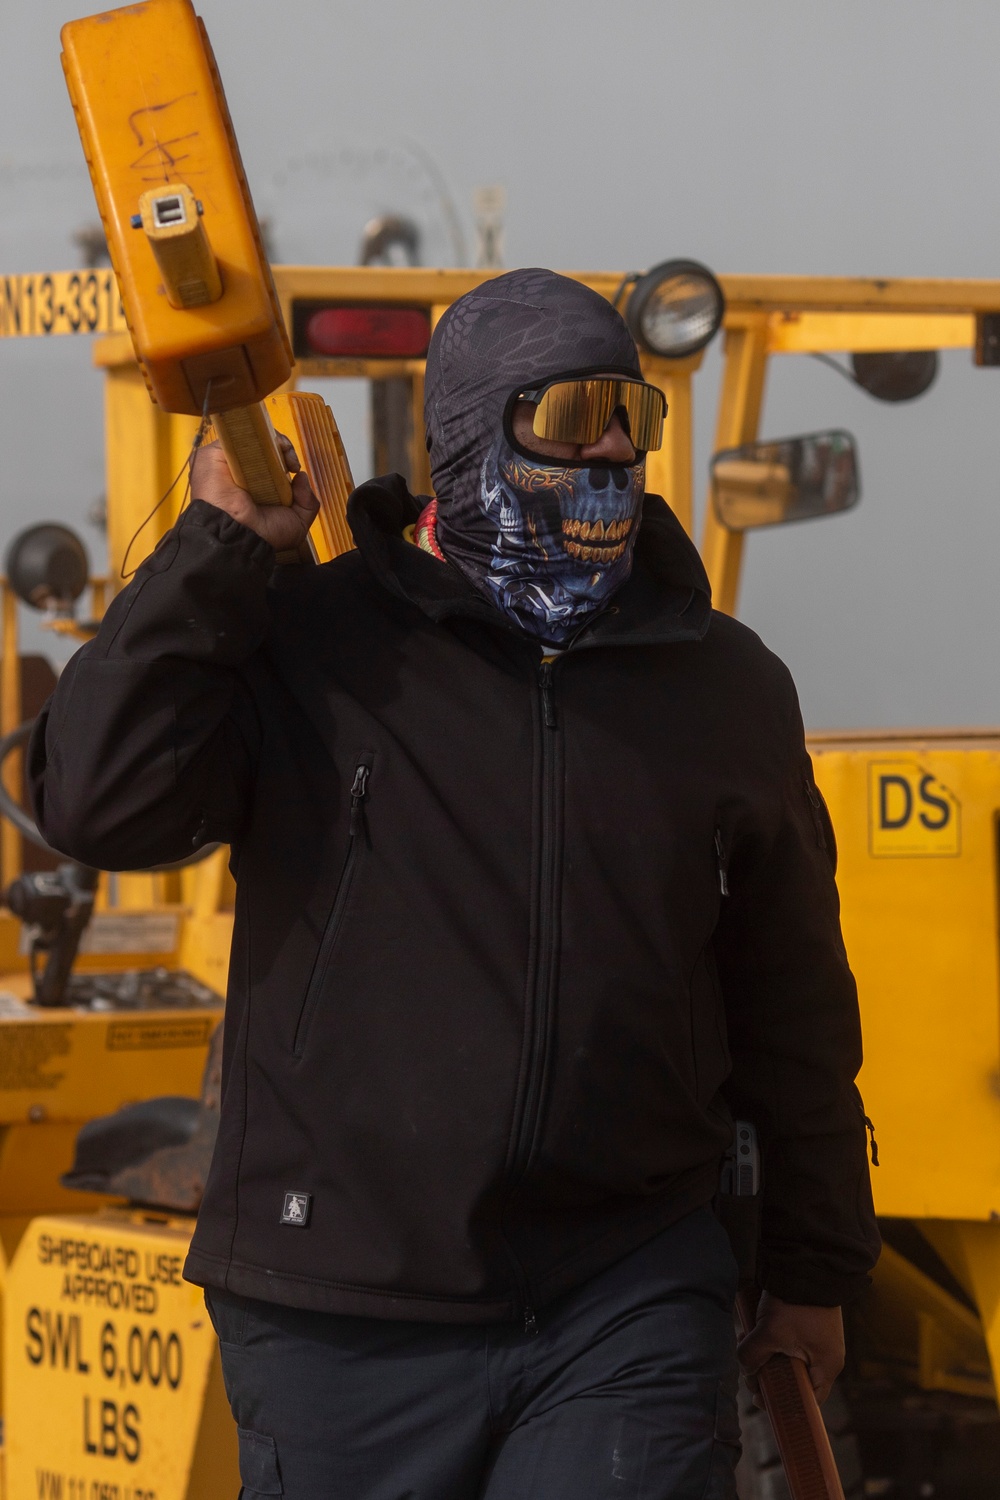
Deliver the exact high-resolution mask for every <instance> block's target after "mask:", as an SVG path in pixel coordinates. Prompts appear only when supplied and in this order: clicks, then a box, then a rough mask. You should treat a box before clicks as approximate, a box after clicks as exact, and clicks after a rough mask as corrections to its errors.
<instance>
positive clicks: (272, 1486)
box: [236, 1427, 285, 1500]
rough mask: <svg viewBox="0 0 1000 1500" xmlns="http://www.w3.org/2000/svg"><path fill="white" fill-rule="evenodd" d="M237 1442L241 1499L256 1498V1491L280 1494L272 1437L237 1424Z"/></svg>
mask: <svg viewBox="0 0 1000 1500" xmlns="http://www.w3.org/2000/svg"><path fill="white" fill-rule="evenodd" d="M236 1432H237V1436H238V1437H239V1443H240V1479H241V1480H242V1481H243V1488H242V1490H241V1491H240V1493H241V1495H242V1496H243V1500H257V1496H258V1495H283V1494H284V1493H285V1490H284V1486H283V1485H282V1483H281V1471H280V1469H279V1468H278V1448H277V1444H276V1443H275V1441H274V1438H273V1437H269V1436H268V1435H267V1433H264V1432H252V1431H251V1430H250V1428H249V1427H237V1429H236Z"/></svg>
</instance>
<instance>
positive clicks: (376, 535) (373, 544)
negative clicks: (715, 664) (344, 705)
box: [347, 474, 712, 651]
mask: <svg viewBox="0 0 1000 1500" xmlns="http://www.w3.org/2000/svg"><path fill="white" fill-rule="evenodd" d="M421 508H422V504H421V502H420V501H418V500H416V499H414V497H413V496H412V495H411V494H410V492H409V490H408V489H407V487H406V484H405V483H404V481H403V479H402V478H401V477H400V475H398V474H389V475H387V476H386V477H385V478H383V479H370V480H369V481H368V482H367V483H366V484H363V485H361V486H360V487H359V488H358V489H356V490H355V491H354V494H353V495H352V496H351V498H350V500H349V501H348V505H347V520H348V524H349V525H350V528H351V531H352V533H353V535H354V540H355V542H356V543H357V547H358V551H359V552H360V553H361V556H362V557H363V558H364V560H365V562H366V563H367V565H368V567H369V569H370V570H371V572H372V574H373V575H374V577H375V579H376V580H377V582H378V583H380V584H381V585H382V587H383V588H385V589H387V590H388V591H389V593H391V594H395V595H396V597H397V598H400V599H405V600H406V601H407V602H408V603H409V604H413V605H415V606H416V607H417V608H418V609H419V610H422V612H423V613H424V614H425V615H427V616H429V618H430V619H432V620H435V621H443V620H446V619H448V618H449V617H454V616H460V617H463V618H465V619H473V620H481V621H482V622H483V623H484V624H486V625H491V626H493V627H494V629H501V630H506V631H509V632H510V633H512V634H515V635H518V636H521V635H522V632H521V631H519V630H517V627H516V626H514V625H509V624H508V623H507V622H506V621H505V620H504V619H503V617H502V616H501V615H500V613H499V611H498V610H496V609H494V607H493V605H492V604H491V603H490V602H489V600H488V599H485V598H483V596H482V595H481V594H479V593H478V592H477V591H476V590H475V589H474V588H473V587H472V585H471V583H469V582H468V580H467V579H466V578H465V577H464V575H463V574H461V573H460V572H459V571H458V569H457V568H453V567H450V566H449V565H448V564H447V563H442V562H439V561H438V559H437V558H436V557H432V556H431V555H430V554H429V553H428V552H424V551H423V550H422V548H420V547H415V546H414V545H413V544H412V543H411V542H408V541H407V540H406V539H405V538H404V536H403V531H404V528H405V527H407V526H412V525H414V523H415V522H416V520H417V518H418V516H419V515H420V511H421ZM711 614H712V593H711V588H710V586H709V582H708V576H707V574H706V573H705V569H704V567H703V566H702V561H701V558H700V557H699V556H698V552H697V549H696V548H695V546H694V544H693V543H692V542H691V540H690V539H689V537H688V536H687V533H686V532H685V531H684V528H683V527H682V526H681V524H680V522H679V521H678V520H677V517H676V516H675V515H674V513H673V511H672V510H671V509H670V507H669V506H668V505H666V504H665V502H664V501H663V500H661V499H660V497H659V496H658V495H647V496H646V497H645V499H644V501H643V508H642V522H641V525H640V530H639V537H638V541H637V543H636V549H635V563H634V565H633V568H632V574H631V576H630V578H629V579H628V582H627V583H625V584H624V585H623V586H622V588H621V589H619V591H618V593H617V594H616V595H615V596H614V601H613V603H612V604H611V606H610V608H609V609H607V610H605V611H604V612H603V613H602V614H601V615H599V616H597V618H596V619H595V620H593V621H592V622H591V624H589V625H587V626H585V627H584V629H583V630H582V631H581V633H580V634H579V635H578V636H577V637H576V639H575V640H574V642H573V644H572V647H571V648H570V649H571V650H574V651H577V650H582V649H584V648H589V647H592V646H612V645H615V646H618V645H622V646H624V645H642V646H651V645H662V644H665V643H666V642H668V641H693V640H700V639H701V638H702V636H703V635H704V634H705V632H706V631H707V629H708V625H709V621H710V619H711Z"/></svg>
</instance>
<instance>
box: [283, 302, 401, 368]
mask: <svg viewBox="0 0 1000 1500" xmlns="http://www.w3.org/2000/svg"><path fill="white" fill-rule="evenodd" d="M305 335H306V338H305V342H306V345H307V350H308V354H314V355H320V356H321V357H325V358H327V359H338V358H340V359H379V358H385V357H386V356H389V357H391V358H395V359H423V357H424V355H425V354H426V353H427V345H428V343H429V342H430V336H431V322H430V318H429V317H428V315H427V313H426V312H425V311H424V310H423V309H422V308H419V307H385V306H382V307H322V308H318V309H317V310H316V311H315V312H312V313H310V314H309V316H308V318H307V320H306V325H305Z"/></svg>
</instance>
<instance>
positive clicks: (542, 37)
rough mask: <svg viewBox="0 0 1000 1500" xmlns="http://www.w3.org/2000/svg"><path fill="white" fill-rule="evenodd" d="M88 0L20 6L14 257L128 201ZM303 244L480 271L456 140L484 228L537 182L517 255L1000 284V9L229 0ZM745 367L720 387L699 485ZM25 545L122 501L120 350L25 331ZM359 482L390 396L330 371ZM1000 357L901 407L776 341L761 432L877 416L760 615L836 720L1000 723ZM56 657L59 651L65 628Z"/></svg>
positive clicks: (20, 386) (17, 395)
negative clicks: (78, 120) (371, 402)
mask: <svg viewBox="0 0 1000 1500" xmlns="http://www.w3.org/2000/svg"><path fill="white" fill-rule="evenodd" d="M90 9H91V7H90V6H88V5H80V4H74V3H73V0H4V5H3V11H2V15H0V53H2V55H3V57H4V87H3V90H2V92H0V273H5V272H6V273H11V272H17V271H41V270H57V269H63V268H70V267H72V266H74V265H76V264H77V263H78V258H77V252H76V250H75V247H74V246H73V244H72V242H71V235H72V233H73V231H74V230H76V229H78V228H80V227H81V226H82V225H85V224H89V223H92V222H94V221H95V220H96V211H95V209H94V205H93V199H92V196H91V192H90V184H89V179H88V177H87V173H86V169H85V167H84V165H83V159H82V155H81V152H80V147H79V141H78V138H77V135H76V131H75V128H74V125H73V119H72V114H71V111H70V107H69V103H68V100H67V97H66V93H65V86H64V83H63V79H62V72H61V69H60V65H59V37H58V33H59V27H60V25H61V24H62V22H64V21H66V20H68V19H70V18H71V17H73V16H75V15H82V14H87V13H88V11H89V10H90ZM200 9H201V12H202V14H203V15H204V17H205V20H206V23H207V25H208V29H209V33H210V35H211V37H212V41H213V44H214V47H215V50H216V54H217V57H218V59H219V64H220V67H221V71H222V76H223V79H224V81H225V85H226V90H227V94H228V97H229V101H230V106H231V109H232V113H233V117H234V121H235V125H236V130H237V134H238V136H239V139H240V144H241V147H242V151H243V156H244V160H245V162H246V166H247V171H248V174H249V177H250V183H251V187H252V189H253V192H254V197H255V200H256V203H257V207H258V211H259V213H260V214H261V215H262V216H266V217H268V218H269V219H270V220H271V224H272V232H273V237H274V242H275V247H276V252H277V258H278V259H279V260H281V261H285V262H299V263H304V262H308V263H320V264H324V263H325V264H334V263H337V262H348V263H350V262H353V261H354V260H355V258H356V254H357V242H358V238H359V234H360V231H361V227H362V225H363V224H364V222H365V221H366V219H367V218H369V217H370V216H371V215H372V214H374V213H377V212H381V211H386V210H394V211H400V210H401V211H403V212H406V213H409V214H411V215H412V216H413V217H415V218H416V219H417V220H418V221H419V222H420V223H421V225H422V227H423V230H424V236H425V259H426V260H428V261H429V262H440V263H443V264H452V263H453V253H452V246H451V241H450V239H449V236H448V233H447V229H446V225H445V221H444V217H443V215H442V212H441V208H440V202H439V194H438V189H437V187H436V184H435V181H434V178H433V176H432V174H431V172H430V171H429V170H428V169H427V167H426V166H425V165H424V160H425V157H429V158H430V159H431V160H432V162H433V163H435V164H436V167H437V169H438V171H439V173H440V174H441V176H442V177H443V178H444V180H445V182H446V183H447V186H448V189H449V191H450V193H451V195H452V196H453V198H454V201H455V203H456V205H457V207H458V210H459V213H460V215H461V217H462V219H463V222H464V225H465V232H466V236H467V239H468V242H469V244H470V246H471V245H472V244H473V243H474V235H473V232H472V213H471V205H472V195H473V192H474V190H475V189H476V188H477V187H478V186H480V185H482V184H490V183H501V184H503V185H504V186H505V188H506V190H507V195H508V208H507V215H506V246H505V264H506V265H508V266H514V265H525V264H540V265H551V266H553V267H556V268H562V269H568V268H589V269H616V270H617V269H621V270H632V269H641V268H643V267H645V266H648V265H651V264H653V263H655V262H657V261H659V260H663V259H666V258H668V257H670V256H676V255H683V256H693V257H695V258H697V259H700V260H704V261H705V262H707V264H709V265H711V266H712V267H713V268H715V269H716V270H719V271H734V272H735V271H742V272H803V273H816V274H832V275H845V274H862V275H888V276H913V275H926V276H996V275H1000V195H998V194H997V192H996V186H995V183H996V156H997V146H996V142H997V141H998V140H1000V89H998V88H997V86H996V61H995V60H996V57H997V55H998V52H1000V6H997V5H995V4H993V3H991V0H950V3H949V4H948V5H942V4H940V0H935V3H931V0H827V3H825V4H823V5H820V4H816V3H809V0H750V3H747V0H683V3H681V0H616V3H615V4H614V5H610V4H607V3H604V4H597V3H593V0H574V3H570V0H530V3H529V0H490V3H484V0H381V3H378V4H375V3H370V0H369V3H357V0H339V3H337V4H330V3H323V0H282V3H281V4H275V3H274V0H269V3H267V4H265V3H264V0H238V3H237V0H202V4H201V6H200ZM719 368H720V362H719V358H718V351H717V350H713V352H712V354H711V355H710V357H709V358H708V359H707V360H706V364H705V367H704V369H703V371H702V372H701V373H700V374H699V376H698V377H697V380H696V388H695V389H696V394H695V404H696V423H697V427H696V442H697V473H698V476H699V485H698V487H699V490H703V489H704V479H705V474H706V470H707V462H708V456H709V444H710V435H711V431H712V428H713V425H714V418H715V404H716V394H717V387H718V376H719ZM0 381H2V387H0V389H2V393H3V395H2V400H0V444H2V451H3V453H4V462H3V466H2V469H0V548H5V547H6V544H7V542H8V541H9V539H10V537H11V536H12V535H13V534H14V533H15V532H16V531H17V530H19V529H20V528H21V527H22V526H24V525H26V524H28V523H30V522H32V521H36V520H41V519H53V518H58V519H63V520H65V521H67V522H69V523H70V524H74V525H77V526H78V527H80V529H81V531H82V533H83V534H84V535H85V537H86V539H87V542H88V546H89V547H90V548H91V553H92V557H93V558H94V561H95V565H97V564H99V563H102V556H101V546H102V541H101V537H100V535H99V533H97V532H96V531H95V530H94V529H93V528H92V527H89V526H88V525H87V523H86V520H85V517H86V512H87V509H88V507H89V506H90V505H91V504H92V502H93V501H94V499H95V497H96V496H98V495H99V494H100V492H101V489H102V484H103V481H102V463H103V454H102V419H101V388H100V377H99V376H98V375H97V374H96V373H95V372H93V371H92V370H91V368H90V341H89V340H88V339H78V340H76V339H66V338H64V339H57V340H52V341H51V342H49V343H46V342H44V341H43V340H40V339H38V340H23V341H7V342H3V343H0ZM325 394H326V395H327V399H328V400H330V401H331V404H332V405H333V406H334V409H335V411H336V413H337V415H338V417H339V418H340V419H341V420H342V425H343V427H344V430H345V437H346V439H347V443H348V449H349V452H350V455H351V459H352V462H353V465H354V470H355V476H356V477H357V478H361V477H363V476H364V475H365V473H366V472H367V467H368V458H367V445H366V434H365V425H364V393H363V390H361V389H360V388H359V387H358V386H356V385H354V384H352V385H350V386H346V387H345V386H344V385H342V384H338V385H337V386H336V387H335V388H331V383H327V386H326V390H325ZM998 415H1000V370H995V371H992V370H976V369H974V368H973V367H972V363H971V356H969V355H967V354H966V353H964V352H960V353H949V354H947V355H945V356H943V357H942V361H941V373H940V376H939V378H938V381H937V384H936V385H935V386H934V387H932V389H931V391H930V392H929V393H928V394H927V395H926V396H924V397H923V398H921V399H920V400H919V401H917V402H915V403H913V404H912V405H911V406H907V407H900V408H893V407H889V406H883V405H880V404H878V403H876V402H874V401H872V400H871V399H870V398H868V397H866V396H865V395H864V394H863V393H862V392H860V391H857V390H855V389H853V388H852V387H851V386H850V385H849V384H848V383H847V382H846V381H843V380H841V379H840V378H839V377H838V376H837V375H836V374H834V373H833V372H832V371H830V370H827V369H824V368H823V367H822V366H821V365H819V364H817V363H816V362H815V361H811V360H806V359H801V358H794V359H792V358H788V359H782V360H775V361H772V364H771V375H770V377H769V384H768V391H767V398H766V403H765V411H764V420H763V425H762V435H763V436H767V437H781V436H787V435H789V434H791V433H794V432H808V431H814V430H816V429H818V428H821V427H834V426H844V427H847V428H848V429H849V430H850V431H852V432H853V433H854V434H855V436H856V438H857V440H858V443H859V447H860V454H861V466H862V481H863V499H862V504H861V507H860V509H859V510H857V511H856V512H854V513H852V514H851V515H848V516H843V517H839V518H835V519H833V520H830V521H825V522H821V523H813V524H811V525H810V524H806V525H802V526H799V527H789V528H785V529H784V530H780V531H778V530H776V531H773V532H770V533H767V534H760V535H758V536H754V537H753V538H752V539H751V541H750V543H749V546H748V558H747V568H746V572H745V579H744V587H743V595H742V600H741V606H740V614H741V616H742V618H743V619H745V620H746V621H747V622H748V623H749V624H750V625H752V626H753V627H754V629H756V630H758V631H759V632H760V634H761V635H762V636H763V637H764V639H765V641H767V643H768V644H769V645H770V646H771V647H772V648H773V649H774V650H776V651H777V652H778V653H779V654H780V655H781V656H783V657H784V659H785V660H786V661H787V662H788V663H789V665H790V667H791V668H792V670H793V672H794V673H795V676H796V679H797V681H798V683H799V688H800V693H801V697H802V700H803V708H804V712H805V716H806V720H807V723H809V724H811V725H814V726H817V727H819V726H833V725H844V726H847V725H852V726H853V725H881V724H907V723H908V724H918V723H923V724H935V723H944V724H960V723H967V724H972V723H1000V679H998V671H997V667H996V657H997V651H996V642H997V640H998V638H1000V595H998V591H997V588H996V585H995V577H996V574H997V571H998V557H1000V423H998V420H997V417H998ZM48 644H49V648H50V649H51V651H52V654H53V655H56V656H58V655H60V654H61V650H60V647H59V644H58V643H56V642H52V641H51V640H49V643H48Z"/></svg>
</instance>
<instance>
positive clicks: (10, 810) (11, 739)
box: [0, 719, 220, 875]
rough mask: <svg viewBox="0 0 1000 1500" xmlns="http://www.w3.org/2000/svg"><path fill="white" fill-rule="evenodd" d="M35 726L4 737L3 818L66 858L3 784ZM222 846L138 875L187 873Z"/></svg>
mask: <svg viewBox="0 0 1000 1500" xmlns="http://www.w3.org/2000/svg"><path fill="white" fill-rule="evenodd" d="M34 727H35V721H34V719H27V720H25V722H24V723H23V724H19V725H18V726H17V728H16V729H12V730H11V732H10V734H5V735H2V736H0V817H4V818H6V819H7V821H8V822H9V823H13V825H14V827H15V828H16V829H17V831H18V833H20V834H22V835H23V836H24V837H25V838H26V839H27V840H28V842H29V843H31V844H34V845H35V847H36V848H37V849H43V850H44V851H45V853H46V854H54V855H55V856H56V858H57V859H65V858H66V856H65V855H64V854H63V853H62V852H61V851H60V850H58V849H53V848H52V845H51V844H47V843H46V842H45V840H44V838H43V837H42V835H41V833H40V832H39V830H38V825H37V823H36V822H35V820H34V818H32V817H31V816H30V815H29V814H28V813H26V812H25V810H24V808H23V807H21V806H20V804H19V803H17V802H15V801H14V799H13V797H12V796H11V795H10V792H8V790H7V788H6V787H5V786H4V784H3V774H2V773H3V765H4V762H5V761H6V759H7V757H8V755H11V754H13V752H14V751H15V750H20V748H21V746H22V745H24V744H25V742H26V741H27V739H28V738H29V736H30V734H31V731H32V730H33V729H34ZM219 847H220V846H219V845H218V844H206V845H205V846H204V848H202V849H196V850H195V852H194V853H193V854H188V855H187V856H186V857H185V858H184V859H178V860H174V861H173V862H172V863H170V864H166V865H151V866H150V867H149V868H148V869H146V870H137V871H135V872H134V873H135V874H138V875H161V874H168V873H169V872H170V871H171V870H184V869H186V868H187V866H188V865H196V864H198V862H199V861H200V860H203V859H207V858H208V856H209V855H210V854H214V853H215V851H216V849H218V848H219Z"/></svg>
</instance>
